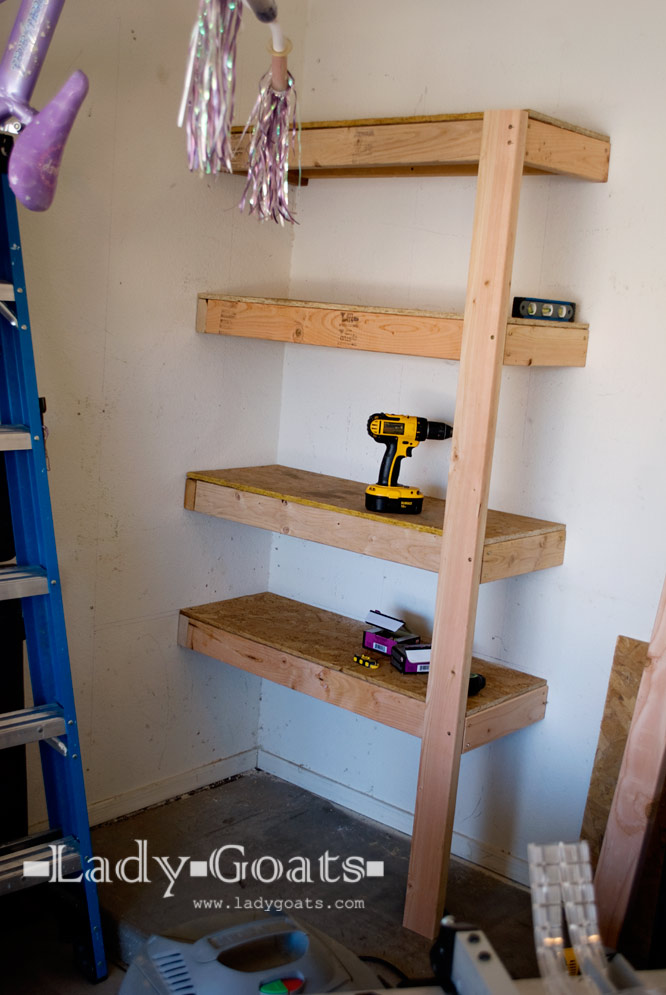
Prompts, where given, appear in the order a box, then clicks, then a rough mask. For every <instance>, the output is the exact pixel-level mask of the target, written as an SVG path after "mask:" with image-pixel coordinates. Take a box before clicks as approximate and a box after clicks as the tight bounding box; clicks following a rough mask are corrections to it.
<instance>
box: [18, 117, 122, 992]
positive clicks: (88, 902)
mask: <svg viewBox="0 0 666 995" xmlns="http://www.w3.org/2000/svg"><path fill="white" fill-rule="evenodd" d="M10 151H11V138H8V137H7V136H1V137H0V170H1V171H2V175H1V177H0V179H1V181H2V182H1V189H2V203H1V205H0V451H2V452H3V453H4V459H5V469H6V475H7V485H8V490H9V498H10V507H11V519H12V529H13V535H14V547H15V550H16V565H10V566H2V567H0V600H9V599H20V602H21V610H22V614H23V626H24V629H25V641H26V649H27V656H28V664H29V669H30V681H31V685H32V695H33V701H34V707H32V708H27V709H21V710H19V711H14V712H6V713H4V714H0V749H6V748H9V747H13V746H20V745H22V744H27V743H34V742H39V748H40V754H41V763H42V774H43V780H44V791H45V795H46V805H47V811H48V819H49V826H50V832H48V833H46V834H41V835H40V836H38V837H26V838H25V839H23V840H18V841H16V842H15V843H14V844H11V845H9V846H6V845H3V846H2V847H0V901H1V900H2V898H1V896H2V895H3V893H6V892H10V891H15V890H17V889H20V888H25V887H28V886H30V885H32V884H38V883H40V882H42V883H43V882H46V881H54V880H56V879H57V878H58V877H66V876H71V879H72V880H76V879H78V878H81V879H82V880H81V883H80V884H74V883H67V884H65V885H62V886H61V887H62V888H64V889H72V890H73V891H74V892H77V894H81V889H82V890H83V895H84V896H85V902H84V903H83V905H84V906H85V907H86V908H85V911H84V913H83V916H82V918H83V920H84V922H85V920H86V918H87V923H85V932H86V935H85V937H84V940H83V944H82V949H83V950H84V951H85V952H84V953H81V951H80V966H81V967H82V969H83V970H84V972H85V973H86V974H87V975H88V976H89V978H90V980H93V981H98V980H101V979H102V978H104V977H105V976H106V974H107V966H106V958H105V954H104V944H103V939H102V928H101V922H100V912H99V903H98V898H97V885H96V883H95V881H94V875H93V874H89V875H86V874H85V871H86V870H89V871H91V870H94V862H93V861H92V848H91V842H90V825H89V820H88V810H87V807H86V796H85V788H84V782H83V767H82V764H81V750H80V747H79V737H78V728H77V721H76V710H75V706H74V692H73V688H72V677H71V671H70V665H69V653H68V650H67V634H66V630H65V617H64V612H63V604H62V593H61V590H60V576H59V573H58V558H57V553H56V544H55V535H54V531H53V517H52V513H51V500H50V496H49V485H48V480H47V464H46V450H45V445H44V431H43V426H42V412H41V408H40V400H39V396H38V392H37V379H36V375H35V363H34V355H33V349H32V340H31V334H30V318H29V316H28V302H27V295H26V287H25V278H24V272H23V258H22V254H21V240H20V234H19V225H18V215H17V209H16V201H15V198H14V195H13V193H12V192H11V190H10V188H9V184H8V181H7V160H8V156H9V153H10ZM0 458H2V457H1V456H0ZM1 639H2V635H1V634H0V640H1ZM0 646H1V643H0ZM0 655H1V652H0ZM0 680H2V673H1V670H0ZM1 808H2V807H1V806H0V820H1V819H2V815H1ZM89 878H93V880H90V879H89Z"/></svg>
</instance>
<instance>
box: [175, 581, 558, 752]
mask: <svg viewBox="0 0 666 995" xmlns="http://www.w3.org/2000/svg"><path fill="white" fill-rule="evenodd" d="M363 629H364V625H363V623H362V622H358V621H356V620H355V619H350V618H347V617H345V616H343V615H336V614H334V613H333V612H329V611H324V610H323V609H321V608H313V607H311V606H310V605H304V604H301V602H299V601H292V600H290V599H289V598H283V597H280V596H279V595H277V594H270V593H263V594H251V595H247V596H245V597H241V598H232V599H230V600H228V601H216V602H213V603H211V604H208V605H198V606H197V607H195V608H184V609H183V610H182V611H181V613H180V622H179V629H178V642H179V644H180V645H181V646H184V647H186V648H187V649H192V650H196V651H197V652H198V653H203V654H204V655H205V656H209V657H213V658H214V659H216V660H220V661H222V662H223V663H228V664H231V665H232V666H234V667H239V668H240V669H242V670H247V671H249V672H250V673H252V674H257V675H258V676H259V677H264V678H266V679H267V680H270V681H274V682H275V683H276V684H282V685H284V686H285V687H289V688H292V689H293V690H295V691H301V692H303V693H304V694H309V695H310V696H311V697H314V698H319V699H321V700H322V701H327V702H329V704H332V705H339V706H340V707H341V708H346V709H348V710H349V711H351V712H355V713H356V714H357V715H364V716H365V717H366V718H369V719H373V720H374V721H375V722H381V723H383V724H384V725H388V726H392V727H393V728H395V729H400V730H402V731H403V732H408V733H410V734H411V735H413V736H419V737H420V736H421V735H422V732H423V719H424V714H425V697H426V686H427V682H428V678H427V675H425V674H410V675H405V674H401V673H399V671H397V670H396V669H395V667H393V666H392V665H391V663H390V662H389V661H388V659H386V658H385V657H384V658H382V657H381V656H379V655H378V654H373V655H374V656H376V657H377V659H379V660H381V664H380V667H379V669H378V670H372V671H369V670H366V669H365V668H363V667H360V666H358V664H356V663H354V660H353V657H354V654H355V653H359V652H360V651H361V648H362V637H363ZM472 669H473V670H475V671H477V672H479V673H482V674H483V675H484V677H485V678H486V686H485V688H484V689H483V691H481V692H480V693H479V694H478V695H476V696H475V697H473V698H469V699H468V703H467V713H466V719H465V736H464V741H463V752H466V751H467V750H473V749H475V748H476V747H478V746H482V745H483V744H484V743H489V742H491V741H492V740H494V739H499V738H500V737H501V736H506V735H507V734H508V733H511V732H515V731H516V730H517V729H522V728H524V727H525V726H528V725H531V724H532V723H533V722H538V721H539V720H540V719H542V718H543V717H544V715H545V711H546V699H547V695H548V685H547V684H546V681H545V680H543V679H542V678H540V677H533V676H531V675H530V674H524V673H521V672H520V671H517V670H512V669H511V668H510V667H505V666H502V665H501V664H497V663H490V662H489V661H486V660H476V659H475V660H473V663H472Z"/></svg>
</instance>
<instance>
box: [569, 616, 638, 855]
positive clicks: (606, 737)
mask: <svg viewBox="0 0 666 995" xmlns="http://www.w3.org/2000/svg"><path fill="white" fill-rule="evenodd" d="M648 645H649V644H648V643H646V642H643V641H642V640H639V639H630V638H629V637H628V636H618V638H617V643H616V644H615V654H614V656H613V666H612V668H611V672H610V678H609V681H608V692H607V694H606V703H605V705H604V712H603V717H602V720H601V729H600V730H599V740H598V743H597V751H596V754H595V757H594V766H593V768H592V776H591V777H590V787H589V790H588V794H587V803H586V805H585V813H584V815H583V824H582V827H581V831H580V835H581V839H584V840H587V842H588V843H589V846H590V855H591V857H592V863H593V866H596V863H597V860H598V858H599V851H600V850H601V843H602V840H603V837H604V832H605V831H606V823H607V822H608V813H609V812H610V807H611V803H612V801H613V794H614V792H615V787H616V785H617V779H618V776H619V773H620V766H621V764H622V756H623V754H624V748H625V745H626V742H627V736H628V735H629V726H630V725H631V719H632V717H633V714H634V708H635V707H636V695H637V694H638V686H639V684H640V681H641V677H642V676H643V671H644V670H645V667H646V666H647V664H648V655H647V652H648Z"/></svg>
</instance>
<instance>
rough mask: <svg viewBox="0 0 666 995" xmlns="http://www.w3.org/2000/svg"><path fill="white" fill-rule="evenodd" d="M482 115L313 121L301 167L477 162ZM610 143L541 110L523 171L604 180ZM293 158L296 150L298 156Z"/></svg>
mask: <svg viewBox="0 0 666 995" xmlns="http://www.w3.org/2000/svg"><path fill="white" fill-rule="evenodd" d="M482 125H483V115H482V114H479V115H461V116H458V117H448V116H446V115H444V116H441V117H439V118H437V117H434V118H425V119H418V118H416V119H409V118H406V119H403V120H394V119H392V120H390V121H388V122H387V121H381V120H378V121H374V122H373V121H367V122H354V121H349V122H340V123H337V124H330V125H326V124H320V125H317V124H315V125H313V126H311V127H308V126H307V125H304V126H303V127H302V129H301V133H300V169H301V172H302V174H304V175H305V176H306V177H307V178H309V179H310V178H315V177H316V176H317V174H318V172H319V171H321V174H326V175H328V176H330V175H339V176H345V175H362V174H363V171H364V170H367V171H368V173H374V174H377V172H378V171H381V170H386V171H387V172H390V171H391V170H395V169H402V170H409V169H410V168H414V171H418V169H419V168H427V169H431V170H433V171H441V172H444V171H445V170H446V169H447V168H453V169H454V170H455V169H456V168H460V167H462V168H463V169H464V168H465V167H470V166H471V167H473V168H476V165H477V164H478V161H479V155H480V150H481V129H482ZM250 137H251V136H249V135H246V136H245V138H244V139H243V141H242V142H240V144H239V149H238V153H237V155H236V156H235V158H234V160H233V168H234V172H245V171H246V170H247V149H248V146H249V142H250ZM609 156H610V143H609V141H608V139H607V138H606V137H605V136H602V135H594V133H592V132H584V131H581V130H579V129H575V128H573V127H569V126H567V125H566V124H564V123H563V122H556V121H554V120H553V119H548V118H544V117H542V116H535V117H530V119H529V121H528V127H527V145H526V150H525V167H526V171H530V170H532V169H534V170H537V171H539V172H541V171H544V172H547V173H557V174H561V175H565V176H572V177H576V178H579V179H584V180H592V181H594V182H599V183H603V182H605V181H606V180H607V179H608V160H609ZM293 162H294V165H295V164H296V155H294V157H293Z"/></svg>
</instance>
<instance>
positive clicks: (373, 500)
mask: <svg viewBox="0 0 666 995" xmlns="http://www.w3.org/2000/svg"><path fill="white" fill-rule="evenodd" d="M368 434H369V435H371V436H372V438H373V439H374V440H375V442H383V443H384V445H385V446H386V451H385V453H384V456H383V459H382V463H381V466H380V468H379V479H378V481H377V483H376V484H370V486H369V487H367V488H366V490H365V507H366V508H367V510H368V511H390V512H394V513H395V512H397V513H398V514H401V515H418V514H420V512H421V510H422V508H423V494H422V493H421V491H420V490H419V489H418V487H408V486H406V485H405V484H399V483H398V475H399V473H400V463H401V462H402V460H403V458H404V457H405V456H411V455H412V452H413V451H414V449H416V447H417V446H418V444H419V442H423V441H424V440H425V439H450V438H451V436H452V435H453V426H452V425H447V423H446V422H441V421H428V419H427V418H418V417H417V416H416V415H387V414H385V413H384V412H380V413H379V414H374V415H370V417H369V418H368Z"/></svg>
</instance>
